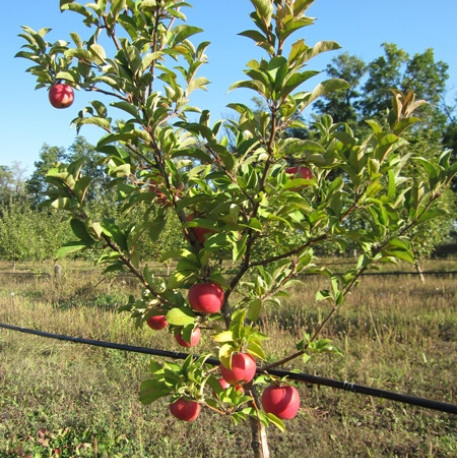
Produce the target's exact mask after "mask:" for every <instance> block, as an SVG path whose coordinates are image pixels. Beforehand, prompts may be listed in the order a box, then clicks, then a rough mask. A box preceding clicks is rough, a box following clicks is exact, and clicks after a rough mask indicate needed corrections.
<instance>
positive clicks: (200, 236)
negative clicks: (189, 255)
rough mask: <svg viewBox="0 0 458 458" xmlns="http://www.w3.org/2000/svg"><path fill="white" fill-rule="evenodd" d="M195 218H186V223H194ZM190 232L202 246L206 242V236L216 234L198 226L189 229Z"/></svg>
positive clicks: (192, 216) (191, 216)
mask: <svg viewBox="0 0 458 458" xmlns="http://www.w3.org/2000/svg"><path fill="white" fill-rule="evenodd" d="M194 218H195V215H188V216H187V217H186V221H192V220H193V219H194ZM188 231H190V232H192V234H193V235H194V238H195V239H196V241H197V242H198V243H199V244H200V245H203V243H204V242H205V236H206V235H207V234H209V233H211V232H214V231H212V230H211V229H207V228H205V227H198V226H197V227H188ZM185 236H186V234H185Z"/></svg>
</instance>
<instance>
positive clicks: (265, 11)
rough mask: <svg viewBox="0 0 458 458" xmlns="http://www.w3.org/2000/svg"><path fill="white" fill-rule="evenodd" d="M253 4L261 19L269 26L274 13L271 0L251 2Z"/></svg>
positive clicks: (253, 0) (252, 0) (254, 0)
mask: <svg viewBox="0 0 458 458" xmlns="http://www.w3.org/2000/svg"><path fill="white" fill-rule="evenodd" d="M251 3H252V4H253V6H254V7H255V8H256V11H257V13H258V15H259V16H260V18H261V19H263V20H264V22H265V23H266V24H267V25H269V24H270V21H271V18H272V14H273V11H274V7H273V5H272V2H271V1H270V0H251Z"/></svg>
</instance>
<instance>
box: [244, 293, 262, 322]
mask: <svg viewBox="0 0 458 458" xmlns="http://www.w3.org/2000/svg"><path fill="white" fill-rule="evenodd" d="M261 308H262V301H261V299H258V298H256V299H253V300H252V301H251V302H250V305H249V306H248V313H247V318H248V319H249V320H250V321H257V319H258V318H259V314H260V313H261Z"/></svg>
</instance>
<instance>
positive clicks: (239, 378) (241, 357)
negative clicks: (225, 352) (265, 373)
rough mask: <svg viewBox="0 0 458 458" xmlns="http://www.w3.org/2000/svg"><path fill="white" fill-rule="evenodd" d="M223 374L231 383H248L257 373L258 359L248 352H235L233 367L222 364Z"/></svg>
mask: <svg viewBox="0 0 458 458" xmlns="http://www.w3.org/2000/svg"><path fill="white" fill-rule="evenodd" d="M220 370H221V375H222V376H223V378H224V380H226V382H228V383H229V384H231V385H237V384H238V383H248V382H251V380H253V378H254V376H255V374H256V360H255V359H254V358H253V357H252V356H251V355H249V354H248V353H234V354H233V355H232V368H231V369H228V368H227V367H225V366H224V365H223V364H220Z"/></svg>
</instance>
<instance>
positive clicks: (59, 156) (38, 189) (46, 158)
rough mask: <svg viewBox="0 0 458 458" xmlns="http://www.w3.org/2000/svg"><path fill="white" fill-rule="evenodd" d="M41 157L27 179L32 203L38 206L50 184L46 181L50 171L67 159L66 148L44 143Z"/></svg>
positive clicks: (27, 187)
mask: <svg viewBox="0 0 458 458" xmlns="http://www.w3.org/2000/svg"><path fill="white" fill-rule="evenodd" d="M39 157H40V159H39V160H38V161H35V162H34V167H35V169H34V171H33V173H32V175H31V176H30V178H29V179H28V180H27V184H26V189H27V192H28V194H29V196H30V199H31V202H32V205H33V206H34V207H36V206H37V205H38V204H40V202H42V201H43V199H44V198H45V196H46V192H47V189H48V184H47V183H46V181H45V177H46V174H47V173H48V171H49V170H50V169H51V168H52V167H55V165H56V164H58V163H59V162H62V161H64V160H65V148H63V147H58V146H50V145H48V144H46V143H44V144H43V146H42V147H41V150H40V153H39Z"/></svg>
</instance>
